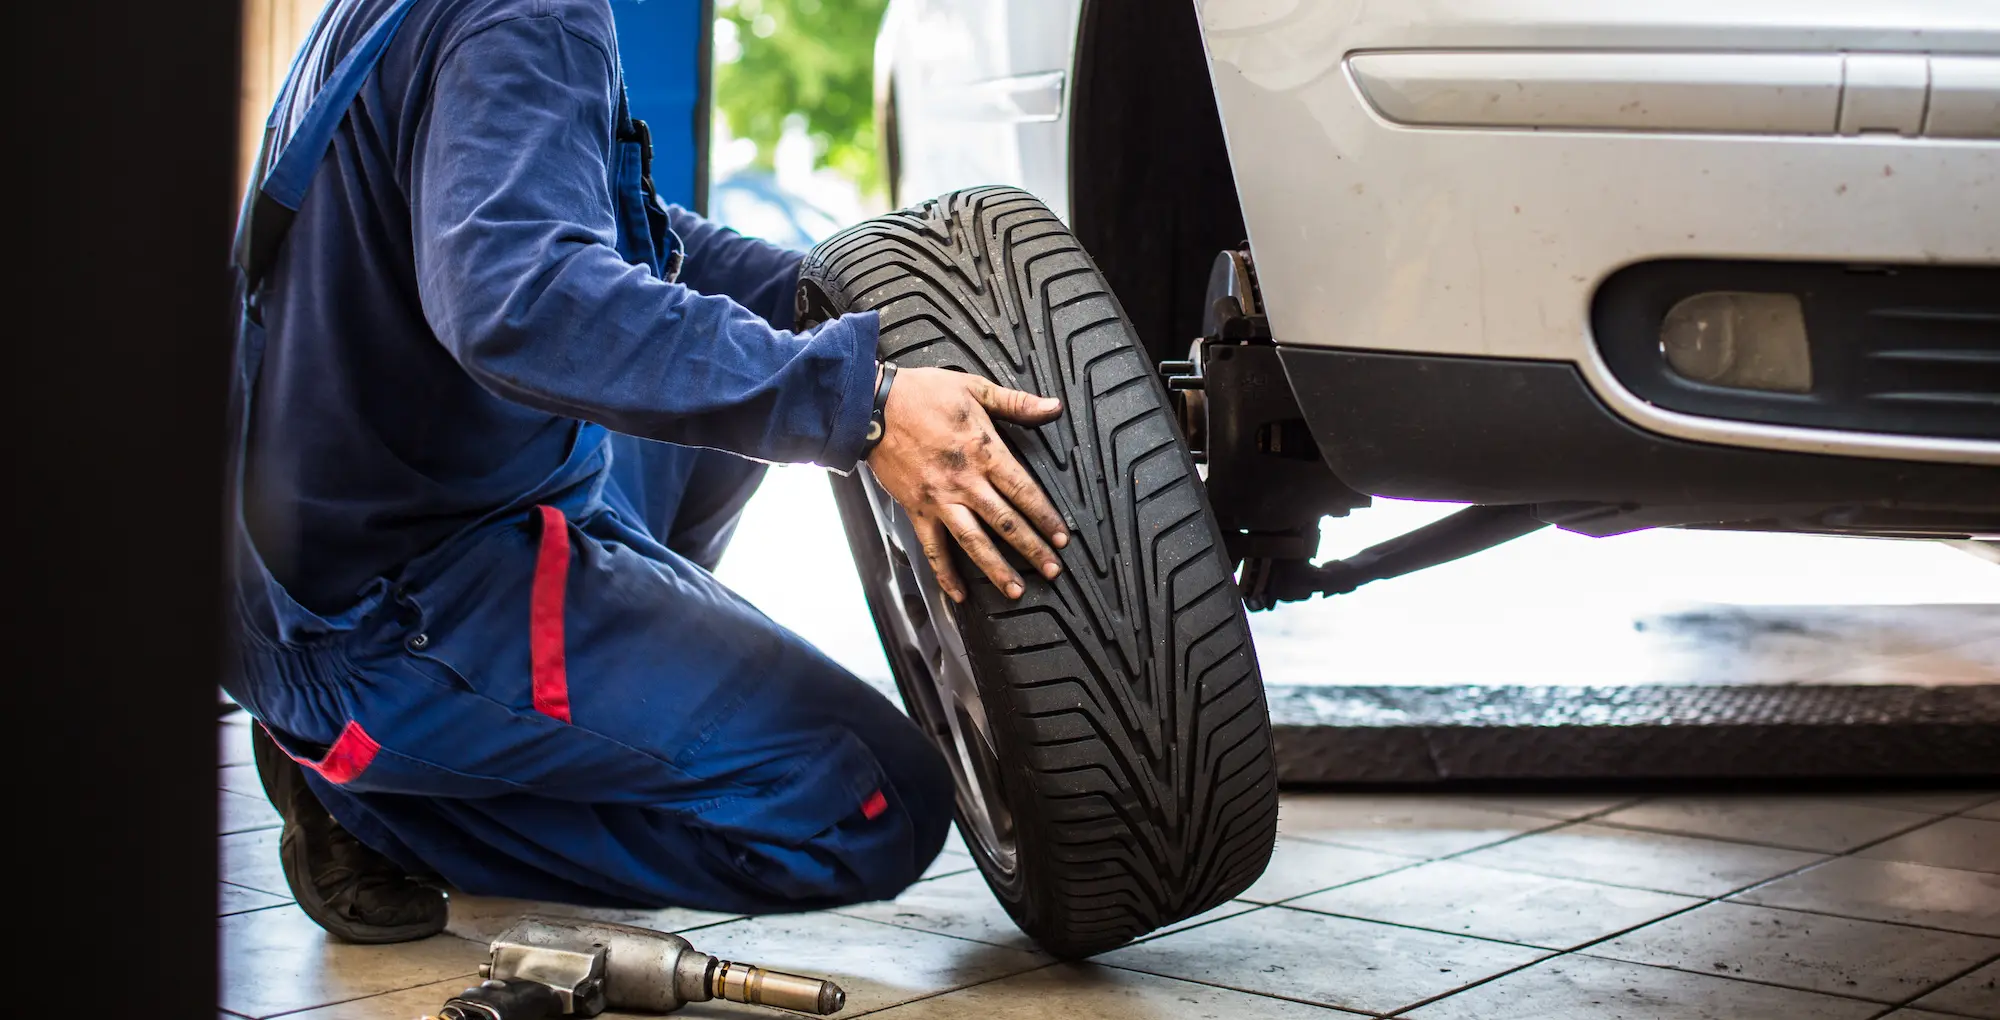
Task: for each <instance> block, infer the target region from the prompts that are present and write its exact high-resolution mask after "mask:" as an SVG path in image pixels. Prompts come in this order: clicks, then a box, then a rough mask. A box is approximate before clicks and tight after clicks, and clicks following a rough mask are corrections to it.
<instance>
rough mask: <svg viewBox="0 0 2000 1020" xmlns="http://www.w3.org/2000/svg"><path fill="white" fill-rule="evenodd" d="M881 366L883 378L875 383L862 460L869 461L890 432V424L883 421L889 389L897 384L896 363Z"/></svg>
mask: <svg viewBox="0 0 2000 1020" xmlns="http://www.w3.org/2000/svg"><path fill="white" fill-rule="evenodd" d="M881 366H882V378H881V379H880V380H879V381H877V382H876V383H875V406H874V407H872V408H870V409H869V411H868V434H867V435H865V436H863V437H862V440H861V459H862V460H867V459H868V455H869V454H871V453H874V452H875V448H876V447H877V446H880V445H881V444H882V436H883V434H884V433H885V432H886V431H887V430H888V424H887V423H886V422H884V421H883V419H882V411H883V409H885V408H887V407H888V406H889V387H890V386H892V385H894V384H895V382H896V363H895V362H893V361H884V362H881Z"/></svg>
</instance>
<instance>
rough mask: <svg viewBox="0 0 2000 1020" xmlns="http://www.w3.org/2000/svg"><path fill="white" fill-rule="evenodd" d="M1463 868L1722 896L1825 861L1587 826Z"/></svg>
mask: <svg viewBox="0 0 2000 1020" xmlns="http://www.w3.org/2000/svg"><path fill="white" fill-rule="evenodd" d="M1458 859H1459V860H1460V861H1461V862H1463V863H1465V864H1477V865H1480V866H1483V867H1492V868H1500V869H1502V870H1506V871H1525V872H1529V873H1531V874H1537V875H1550V876H1553V877H1556V878H1577V879H1582V880H1584V881H1587V882H1603V883H1605V884H1607V885H1623V886H1630V887H1632V888H1635V889H1652V890H1654V891H1657V892H1669V893H1680V894H1682V895H1687V896H1720V895H1722V894H1723V893H1727V892H1731V891H1733V890H1736V889H1741V888H1743V887H1744V886H1747V885H1752V884H1754V883H1757V882H1761V881H1764V880H1765V879H1768V878H1774V877H1776V876H1778V875H1782V874H1784V873H1785V872H1787V871H1791V870H1793V869H1795V868H1802V867H1805V866H1806V865H1808V864H1812V863H1814V862H1816V861H1819V860H1823V859H1824V858H1823V857H1822V856H1821V855H1819V854H1811V853H1802V852H1800V851H1797V850H1779V849H1776V848H1773V847H1761V846H1747V845H1745V844H1742V843H1725V842H1722V841H1720V840H1713V839H1700V838H1696V837H1692V836H1673V835H1668V834H1665V833H1657V832H1639V831H1636V830H1632V829H1616V828H1612V827H1610V826H1607V825H1596V824H1592V823H1588V822H1586V823H1581V824H1577V825H1571V826H1568V827H1566V828H1562V829H1558V830H1556V831H1554V832H1538V833H1535V834H1534V835H1531V836H1524V837H1522V838H1520V839H1517V840H1513V841H1511V842H1508V843H1503V844H1501V845H1499V846H1495V847H1489V848H1487V849H1484V850H1478V851H1474V852H1473V853H1469V854H1466V855H1464V856H1463V857H1461V858H1458Z"/></svg>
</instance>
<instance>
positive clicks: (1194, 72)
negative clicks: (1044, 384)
mask: <svg viewBox="0 0 2000 1020" xmlns="http://www.w3.org/2000/svg"><path fill="white" fill-rule="evenodd" d="M1196 19H1197V13H1196V11H1195V5H1194V3H1193V2H1192V0H1177V2H1169V3H1161V2H1160V0H1084V5H1083V11H1082V17H1081V18H1080V21H1079V24H1078V32H1077V50H1076V53H1077V55H1076V68H1075V73H1074V75H1073V81H1074V84H1073V86H1072V87H1073V89H1074V92H1073V94H1072V97H1071V102H1070V140H1069V144H1070V201H1069V208H1070V226H1071V228H1072V229H1073V230H1075V232H1076V235H1077V239H1078V240H1079V241H1081V242H1082V243H1083V246H1084V249H1085V250H1087V251H1089V252H1090V254H1091V257H1092V258H1094V259H1096V260H1097V265H1098V267H1099V268H1100V269H1102V270H1103V271H1104V276H1105V278H1106V279H1107V280H1109V281H1110V283H1111V289H1112V291H1113V292H1114V293H1116V294H1117V295H1118V301H1119V303H1120V304H1121V305H1123V306H1124V308H1125V314H1126V315H1127V316H1128V317H1130V318H1131V320H1132V323H1133V325H1134V326H1135V327H1137V329H1138V331H1139V336H1140V338H1141V339H1142V340H1143V341H1144V343H1145V345H1146V349H1147V351H1148V352H1149V353H1150V354H1151V355H1152V356H1153V358H1154V359H1155V360H1166V359H1169V358H1181V357H1185V356H1186V355H1187V348H1188V344H1189V343H1190V342H1191V341H1192V340H1193V339H1194V338H1195V337H1196V336H1197V335H1199V334H1200V332H1201V318H1202V312H1203V310H1204V309H1203V304H1204V300H1205V297H1206V295H1207V293H1208V271H1209V265H1210V263H1211V262H1212V261H1213V260H1214V258H1215V253H1216V252H1218V251H1221V250H1222V249H1224V248H1233V247H1235V246H1236V245H1238V244H1241V243H1242V242H1243V240H1244V238H1245V236H1246V235H1245V232H1244V228H1243V212H1242V208H1241V206H1240V205H1239V204H1238V201H1237V197H1236V178H1235V175H1234V174H1233V173H1232V172H1231V170H1230V166H1229V153H1228V150H1227V148H1226V147H1225V144H1224V142H1223V136H1222V121H1221V118H1220V117H1219V116H1218V114H1217V111H1216V106H1215V91H1214V88H1213V87H1212V85H1211V84H1210V81H1209V76H1208V59H1207V57H1206V55H1205V54H1204V52H1203V50H1202V44H1201V31H1200V26H1199V24H1198V23H1197V20H1196Z"/></svg>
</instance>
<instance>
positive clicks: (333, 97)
mask: <svg viewBox="0 0 2000 1020" xmlns="http://www.w3.org/2000/svg"><path fill="white" fill-rule="evenodd" d="M415 2H416V0H396V3H395V5H394V6H393V7H391V8H389V10H388V12H387V13H385V14H383V15H382V18H381V20H379V21H377V22H376V23H375V24H374V25H373V26H372V27H370V28H369V29H368V34H367V35H365V36H363V37H362V38H361V41H360V42H359V43H357V44H355V46H354V48H353V49H351V50H349V51H348V52H347V55H346V56H344V57H342V58H341V60H340V63H339V64H336V65H335V66H334V68H333V72H332V73H331V74H329V75H327V79H326V82H325V83H324V84H323V85H321V86H320V89H319V91H318V92H317V93H315V94H314V95H313V99H312V103H311V104H310V105H309V106H307V107H306V111H305V113H304V115H303V116H301V117H300V118H299V119H298V125H297V127H296V128H295V129H294V130H293V131H292V132H291V134H290V136H289V137H286V138H283V139H281V138H279V137H278V132H277V130H276V120H277V118H276V116H275V115H274V116H273V124H272V127H271V128H270V129H268V130H266V131H265V133H264V148H263V151H261V152H260V153H258V156H257V163H256V172H257V173H261V174H263V179H262V180H261V181H259V182H258V183H257V186H256V188H255V189H253V190H252V191H251V193H250V195H249V196H248V197H247V198H246V200H245V201H244V207H243V211H242V213H241V215H240V216H239V217H238V219H237V223H236V250H235V262H236V266H237V268H239V269H241V270H242V271H243V275H244V279H245V282H246V285H247V289H248V291H249V292H250V293H255V292H256V290H257V287H258V284H260V283H261V282H263V278H264V274H265V273H266V272H268V271H269V270H270V268H271V263H272V262H273V261H275V260H276V258H277V255H278V248H279V246H280V245H282V244H283V243H284V240H285V235H286V234H287V233H288V232H290V230H291V226H292V220H293V219H294V218H295V217H296V216H297V215H298V211H299V206H300V205H301V204H302V203H303V202H304V201H305V196H306V188H307V187H308V186H309V185H311V184H312V179H313V175H314V174H315V173H317V172H318V171H319V166H320V164H321V163H322V162H324V161H325V159H326V152H327V148H328V147H329V146H331V145H332V144H333V133H334V132H335V131H336V130H338V129H339V128H340V123H341V121H342V120H344V119H345V118H346V116H347V109H348V107H350V106H352V105H353V104H354V97H355V96H357V95H359V94H360V92H361V85H362V83H363V82H365V81H366V80H367V79H368V75H369V72H371V71H373V70H374V69H375V65H376V64H377V63H378V62H380V61H381V59H382V52H383V51H384V50H386V49H388V48H389V40H391V39H393V38H395V36H396V29H397V28H399V27H401V26H402V23H403V18H404V16H405V15H407V14H409V13H410V7H411V6H412V5H413V4H414V3H415ZM298 73H299V65H296V64H295V65H294V66H293V69H292V75H293V77H294V78H296V76H297V75H298ZM296 85H297V82H296V80H294V81H288V82H287V83H286V88H287V89H290V88H292V87H295V86H296ZM278 102H279V103H280V104H282V103H284V102H285V98H284V96H282V95H281V96H280V97H279V99H278ZM274 147H275V152H274V151H273V150H274Z"/></svg>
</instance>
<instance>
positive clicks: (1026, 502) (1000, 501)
mask: <svg viewBox="0 0 2000 1020" xmlns="http://www.w3.org/2000/svg"><path fill="white" fill-rule="evenodd" d="M989 413H990V414H991V415H992V417H988V414H989ZM1060 414H1062V401H1060V400H1056V399H1054V398H1053V397H1038V396H1036V395H1034V394H1032V393H1023V392H1021V391H1020V390H1010V389H1006V388H1003V387H1000V386H995V385H994V384H993V383H991V382H989V381H987V380H985V379H982V378H980V377H979V376H976V375H969V374H967V373H964V372H952V371H948V370H946V369H942V368H903V369H899V370H898V372H897V374H896V381H895V382H894V383H893V384H892V385H891V386H890V388H889V402H888V403H887V404H886V405H885V406H884V407H883V409H882V420H883V424H884V426H885V428H884V430H883V434H882V441H881V443H880V444H878V445H877V446H876V447H875V451H874V452H873V453H871V454H869V455H868V467H869V468H870V469H871V470H873V471H874V473H875V480H876V481H877V482H880V483H881V485H882V488H883V489H885V490H887V491H888V493H889V495H891V496H894V497H895V498H896V502H898V503H901V504H902V505H903V509H904V510H906V511H908V512H909V514H910V523H911V524H912V525H914V526H915V528H916V532H917V540H918V541H919V542H921V543H923V547H924V559H926V560H928V561H930V565H931V573H933V574H935V575H936V576H937V579H938V585H939V586H940V587H942V588H943V589H944V592H945V594H946V595H948V596H950V598H951V600H952V601H954V602H964V601H965V593H966V589H965V584H964V582H963V581H962V580H961V579H960V578H959V576H958V571H956V570H954V569H953V568H952V564H951V551H950V547H948V546H947V545H946V544H945V535H946V533H947V532H948V533H950V535H951V536H952V537H954V538H956V539H957V540H958V544H959V545H960V546H962V547H963V548H964V549H965V553H966V555H967V556H969V557H971V558H972V562H973V563H974V564H976V565H977V566H978V567H979V569H980V570H982V571H985V573H986V576H987V577H988V578H990V579H992V581H993V584H994V586H995V587H998V588H999V589H1000V590H1001V591H1003V592H1005V593H1006V594H1007V597H1008V598H1010V599H1018V598H1020V597H1021V593H1022V592H1023V591H1025V590H1026V589H1025V588H1024V586H1023V585H1022V584H1021V577H1020V575H1019V574H1016V573H1015V572H1014V569H1013V568H1012V567H1010V566H1008V565H1007V560H1006V558H1005V557H1003V556H1002V555H1001V554H1000V550H999V549H998V548H996V547H995V546H994V544H993V539H992V538H991V537H990V536H988V535H987V533H986V527H982V526H981V525H980V522H981V521H982V520H983V521H985V522H986V526H987V527H991V528H992V529H993V531H994V532H996V533H997V534H999V535H1000V536H1001V537H1002V538H1005V539H1006V540H1007V543H1008V544H1009V545H1012V546H1013V547H1014V548H1015V549H1017V550H1019V551H1020V553H1021V555H1022V556H1025V557H1027V559H1028V562H1029V563H1032V564H1034V565H1035V567H1036V569H1038V570H1040V571H1041V573H1042V576H1044V577H1048V578H1054V577H1055V576H1056V575H1057V574H1059V573H1061V572H1062V565H1061V564H1059V563H1058V562H1057V561H1056V554H1055V553H1053V552H1051V551H1050V550H1049V546H1048V543H1047V542H1044V541H1043V540H1042V536H1044V535H1046V536H1048V542H1053V543H1054V544H1055V547H1056V548H1058V549H1060V548H1062V547H1063V546H1065V545H1068V544H1069V534H1068V532H1067V531H1066V530H1065V528H1064V526H1063V520H1062V515H1060V514H1058V513H1056V508H1055V507H1054V506H1053V505H1051V504H1050V503H1049V498H1048V496H1047V495H1045V494H1044V493H1043V492H1042V487H1041V486H1039V485H1037V484H1035V480H1034V479H1033V478H1032V477H1029V475H1028V471H1027V469H1026V468H1023V467H1022V466H1021V462H1020V461H1017V460H1015V459H1014V454H1013V453H1012V452H1011V451H1009V450H1008V449H1007V445H1006V444H1005V443H1002V442H1001V441H1000V436H999V434H998V432H997V431H996V430H995V429H994V427H993V418H1001V419H1004V420H1006V421H1011V422H1014V423H1015V424H1018V425H1043V424H1046V423H1048V422H1051V421H1054V420H1055V419H1056V417H1057V416H1058V415H1060Z"/></svg>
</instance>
